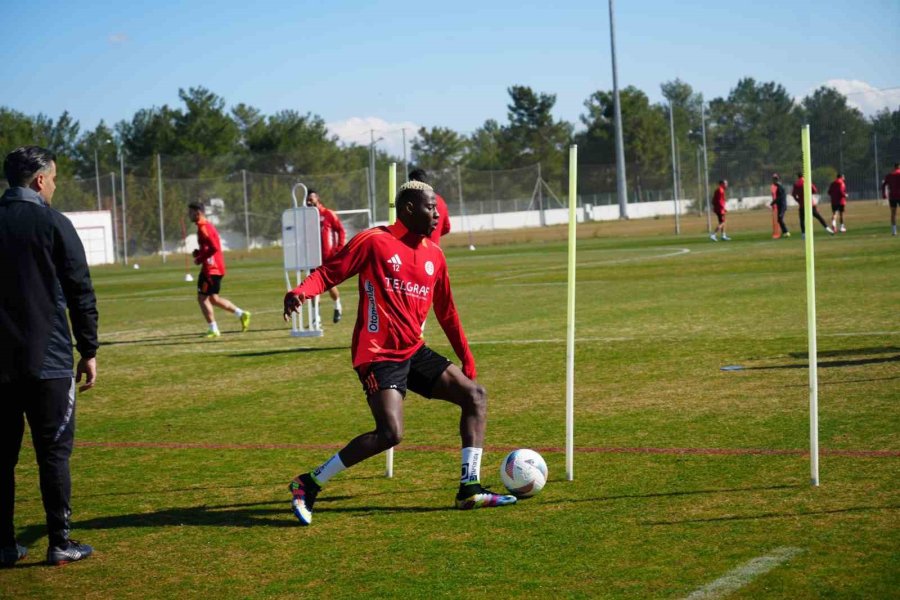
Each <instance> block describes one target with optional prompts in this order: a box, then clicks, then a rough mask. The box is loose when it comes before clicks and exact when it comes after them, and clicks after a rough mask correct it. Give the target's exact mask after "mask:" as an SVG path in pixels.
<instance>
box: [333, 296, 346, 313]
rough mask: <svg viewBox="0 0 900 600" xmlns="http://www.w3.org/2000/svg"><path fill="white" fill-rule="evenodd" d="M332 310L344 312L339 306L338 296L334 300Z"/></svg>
mask: <svg viewBox="0 0 900 600" xmlns="http://www.w3.org/2000/svg"><path fill="white" fill-rule="evenodd" d="M334 310H336V311H338V312H344V309H343V308H341V299H340V298H338V299H337V300H335V301H334Z"/></svg>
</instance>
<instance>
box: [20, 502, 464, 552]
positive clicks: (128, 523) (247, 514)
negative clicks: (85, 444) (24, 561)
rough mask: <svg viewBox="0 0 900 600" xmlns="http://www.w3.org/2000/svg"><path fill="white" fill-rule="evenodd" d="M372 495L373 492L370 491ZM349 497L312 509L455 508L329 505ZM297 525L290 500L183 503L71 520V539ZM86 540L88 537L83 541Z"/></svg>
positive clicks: (25, 540)
mask: <svg viewBox="0 0 900 600" xmlns="http://www.w3.org/2000/svg"><path fill="white" fill-rule="evenodd" d="M373 495H374V494H373ZM351 498H352V496H332V497H328V498H320V499H319V500H317V501H316V507H315V512H316V514H317V515H319V514H322V513H347V514H350V515H354V516H366V515H373V514H388V515H389V514H406V513H428V512H444V511H455V510H456V508H454V507H452V506H343V507H331V506H329V504H331V503H332V502H337V501H341V500H348V499H351ZM186 526H187V527H210V526H215V527H247V528H249V527H276V528H283V529H287V528H296V527H300V525H299V524H298V523H297V519H296V518H295V517H294V516H293V514H291V509H290V502H289V500H288V499H287V498H286V499H284V500H271V501H268V502H244V503H238V504H219V505H212V506H210V505H203V506H184V507H177V506H176V507H170V508H163V509H160V510H157V511H154V512H142V513H127V514H121V515H109V516H104V517H95V518H93V519H85V520H83V521H78V520H76V521H73V522H72V532H73V537H74V538H75V539H80V536H81V535H84V532H88V531H91V530H95V529H129V528H138V527H186ZM45 535H46V528H45V527H44V525H43V524H41V525H29V526H26V527H24V528H22V529H21V530H20V531H19V533H18V535H17V536H16V537H17V539H18V542H19V543H20V544H24V545H26V546H32V545H33V544H34V543H35V542H37V541H38V540H39V539H40V538H41V537H43V536H45ZM85 541H86V542H87V543H90V540H85Z"/></svg>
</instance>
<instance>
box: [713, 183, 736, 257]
mask: <svg viewBox="0 0 900 600" xmlns="http://www.w3.org/2000/svg"><path fill="white" fill-rule="evenodd" d="M727 189H728V182H727V181H726V180H724V179H721V180H719V187H717V188H716V191H715V192H713V199H712V209H713V212H714V213H716V218H717V219H718V220H719V224H718V225H716V230H715V231H714V232H712V233H711V234H709V239H711V240H712V241H714V242H718V241H719V238H717V237H716V234H721V236H722V239H723V240H725V241H726V242H728V241H730V240H731V238H730V237H728V234H727V233H725V214H726V213H727V212H728V211H727V210H726V209H725V204H726V202H728V200H727V198H726V197H725V190H727Z"/></svg>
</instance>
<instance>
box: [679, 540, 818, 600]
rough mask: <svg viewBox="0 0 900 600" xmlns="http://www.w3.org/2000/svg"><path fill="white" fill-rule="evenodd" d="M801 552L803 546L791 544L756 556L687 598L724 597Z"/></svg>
mask: <svg viewBox="0 0 900 600" xmlns="http://www.w3.org/2000/svg"><path fill="white" fill-rule="evenodd" d="M801 552H803V550H802V549H801V548H791V547H789V546H785V547H782V548H776V549H775V550H773V551H772V552H770V553H769V554H766V555H765V556H759V557H757V558H754V559H752V560H750V561H748V562H746V563H744V564H743V565H741V566H739V567H737V568H736V569H732V570H731V571H729V572H727V573H725V574H724V575H722V576H721V577H719V578H718V579H716V580H715V581H713V582H711V583H708V584H707V585H704V586H703V587H702V588H700V589H698V590H695V591H694V592H692V593H691V595H689V596H687V597H686V600H712V599H714V598H723V597H725V596H727V595H728V594H730V593H732V592H734V591H735V590H738V589H740V588H742V587H744V586H745V585H747V584H748V583H750V582H751V581H753V580H754V579H756V578H757V577H759V576H760V575H764V574H765V573H768V572H769V571H771V570H772V569H774V568H775V567H777V566H779V565H782V564H784V563H786V562H787V561H789V560H791V559H792V558H794V557H795V556H797V555H798V554H800V553H801Z"/></svg>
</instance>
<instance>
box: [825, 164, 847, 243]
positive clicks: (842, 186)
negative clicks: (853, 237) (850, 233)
mask: <svg viewBox="0 0 900 600" xmlns="http://www.w3.org/2000/svg"><path fill="white" fill-rule="evenodd" d="M828 196H829V197H830V198H831V229H833V230H834V231H836V232H837V231H840V232H841V233H846V232H847V228H846V227H845V226H844V210H845V209H846V208H847V184H846V182H845V181H844V174H843V173H838V174H837V177H835V178H834V181H832V182H831V185H829V186H828ZM838 217H840V218H841V228H840V229H838V224H837V222H838Z"/></svg>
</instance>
